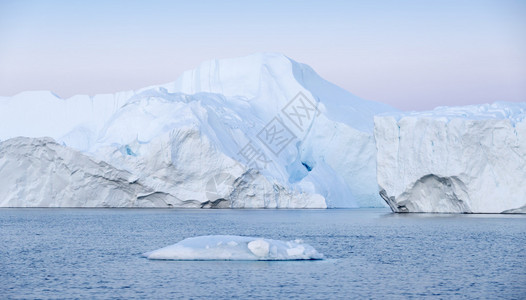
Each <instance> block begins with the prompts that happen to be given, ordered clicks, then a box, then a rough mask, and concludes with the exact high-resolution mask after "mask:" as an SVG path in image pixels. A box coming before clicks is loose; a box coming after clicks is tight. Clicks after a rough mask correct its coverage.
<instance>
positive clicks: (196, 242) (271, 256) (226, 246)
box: [143, 235, 323, 260]
mask: <svg viewBox="0 0 526 300" xmlns="http://www.w3.org/2000/svg"><path fill="white" fill-rule="evenodd" d="M143 256H144V257H146V258H148V259H157V260H315V259H323V254H321V253H319V252H318V251H316V249H314V248H313V247H312V246H311V245H309V244H305V243H304V242H303V241H302V240H294V241H280V240H272V239H264V238H255V237H245V236H235V235H209V236H198V237H193V238H187V239H184V240H182V241H180V242H178V243H176V244H174V245H171V246H167V247H164V248H161V249H157V250H154V251H150V252H146V253H144V254H143Z"/></svg>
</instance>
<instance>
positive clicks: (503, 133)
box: [374, 102, 526, 213]
mask: <svg viewBox="0 0 526 300" xmlns="http://www.w3.org/2000/svg"><path fill="white" fill-rule="evenodd" d="M374 123H375V129H374V136H375V139H376V146H377V149H378V152H377V162H378V168H377V177H378V185H379V188H380V194H381V196H382V198H383V199H384V200H385V201H386V202H387V203H388V205H389V206H390V207H391V209H392V210H393V211H394V212H436V213H526V103H505V102H498V103H494V104H484V105H470V106H462V107H439V108H436V109H435V110H433V111H427V112H411V113H386V114H382V115H379V116H376V117H375V118H374Z"/></svg>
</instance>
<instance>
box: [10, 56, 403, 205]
mask: <svg viewBox="0 0 526 300" xmlns="http://www.w3.org/2000/svg"><path fill="white" fill-rule="evenodd" d="M387 111H393V109H392V108H391V107H389V106H387V105H384V104H381V103H376V102H371V101H366V100H362V99H360V98H358V97H355V96H354V95H352V94H350V93H348V92H346V91H345V90H343V89H341V88H339V87H337V86H335V85H333V84H331V83H329V82H327V81H325V80H324V79H322V78H321V77H319V76H318V75H317V74H316V73H315V72H314V71H313V70H312V69H311V68H310V67H308V66H306V65H304V64H300V63H297V62H295V61H293V60H291V59H289V58H287V57H286V56H283V55H280V54H272V53H260V54H254V55H250V56H247V57H241V58H235V59H224V60H212V61H208V62H204V63H203V64H201V65H200V66H199V67H198V68H196V69H194V70H190V71H187V72H185V73H183V74H182V75H181V77H180V78H179V79H177V80H176V81H175V82H173V83H169V84H164V85H159V86H153V87H148V88H143V89H141V90H137V91H128V92H121V93H116V94H111V95H96V96H82V95H81V96H74V97H72V98H69V99H61V98H59V97H57V96H56V95H54V94H52V93H50V92H25V93H21V94H18V95H15V96H13V97H0V140H2V142H1V143H0V147H1V148H0V149H1V151H0V163H1V164H0V176H1V178H4V179H2V183H1V184H0V189H1V190H0V194H2V196H3V199H2V200H1V201H0V205H1V206H86V207H89V206H155V207H166V206H173V207H233V208H259V207H266V208H303V207H308V208H324V207H357V206H380V205H382V202H383V201H382V200H381V198H380V197H379V196H378V193H377V184H376V155H375V143H374V138H373V116H374V115H375V114H378V113H382V112H387ZM19 136H21V137H27V138H26V139H20V138H17V139H13V138H16V137H19ZM43 137H50V138H52V139H53V140H55V141H56V143H55V142H54V141H53V140H51V139H48V138H43ZM13 174H14V175H13Z"/></svg>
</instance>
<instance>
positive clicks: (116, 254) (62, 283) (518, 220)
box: [0, 209, 526, 299]
mask: <svg viewBox="0 0 526 300" xmlns="http://www.w3.org/2000/svg"><path fill="white" fill-rule="evenodd" d="M211 234H232V235H245V236H260V237H265V238H272V239H283V240H293V239H303V240H304V241H305V242H306V243H309V244H310V245H312V246H313V247H315V248H316V249H317V250H318V251H320V252H322V253H323V254H324V255H325V257H326V259H325V260H322V261H276V262H264V261H151V260H147V259H145V258H143V257H141V253H143V252H146V251H150V250H155V249H158V248H161V247H164V246H167V245H171V244H174V243H176V242H178V241H180V240H182V239H184V238H187V237H193V236H199V235H211ZM428 297H429V298H432V297H436V298H442V299H456V298H459V299H462V298H485V299H526V216H525V215H441V214H401V215H399V214H392V213H390V212H389V211H388V210H385V209H355V210H352V209H349V210H343V209H342V210H340V209H333V210H175V209H0V298H1V299H11V298H15V299H16V298H31V299H32V298H38V299H48V298H53V299H57V298H60V299H64V298H79V299H106V298H124V299H174V298H184V299H206V298H212V299H227V298H228V299H253V298H259V299H307V298H308V299H352V298H376V299H397V298H414V299H422V298H428Z"/></svg>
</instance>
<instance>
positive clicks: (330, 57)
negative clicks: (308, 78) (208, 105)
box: [0, 0, 526, 110]
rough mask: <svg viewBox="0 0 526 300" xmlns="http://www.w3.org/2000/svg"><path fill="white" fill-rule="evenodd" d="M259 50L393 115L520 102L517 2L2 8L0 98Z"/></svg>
mask: <svg viewBox="0 0 526 300" xmlns="http://www.w3.org/2000/svg"><path fill="white" fill-rule="evenodd" d="M267 51H268V52H280V53H283V54H285V55H287V56H288V57H290V58H292V59H294V60H296V61H298V62H302V63H306V64H308V65H310V66H311V67H312V68H313V69H314V70H316V72H318V74H320V75H321V76H322V77H324V78H325V79H327V80H329V81H331V82H333V83H335V84H337V85H339V86H341V87H342V88H344V89H346V90H348V91H350V92H352V93H353V94H355V95H357V96H359V97H361V98H364V99H368V100H374V101H380V102H384V103H387V104H390V105H392V106H394V107H396V108H399V109H402V110H426V109H432V108H434V107H436V106H442V105H466V104H476V103H492V102H495V101H514V102H518V101H521V102H526V1H510V0H495V1H485V0H473V1H463V0H455V1H447V0H444V1H426V0H419V1H416V0H415V1H404V0H400V1H133V0H130V1H75V0H72V1H56V0H49V1H26V0H17V1H12V0H0V96H12V95H14V94H17V93H19V92H22V91H26V90H50V91H53V92H54V93H56V94H58V95H59V96H61V97H63V98H67V97H70V96H73V95H75V94H90V95H93V94H100V93H112V92H118V91H122V90H131V89H139V88H142V87H145V86H150V85H155V84H162V83H166V82H171V81H174V80H175V79H177V77H178V76H179V75H180V74H181V73H182V72H183V71H185V70H188V69H192V68H194V67H196V66H198V65H199V64H200V63H201V62H202V61H205V60H209V59H220V58H230V57H238V56H244V55H249V54H252V53H255V52H267Z"/></svg>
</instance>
